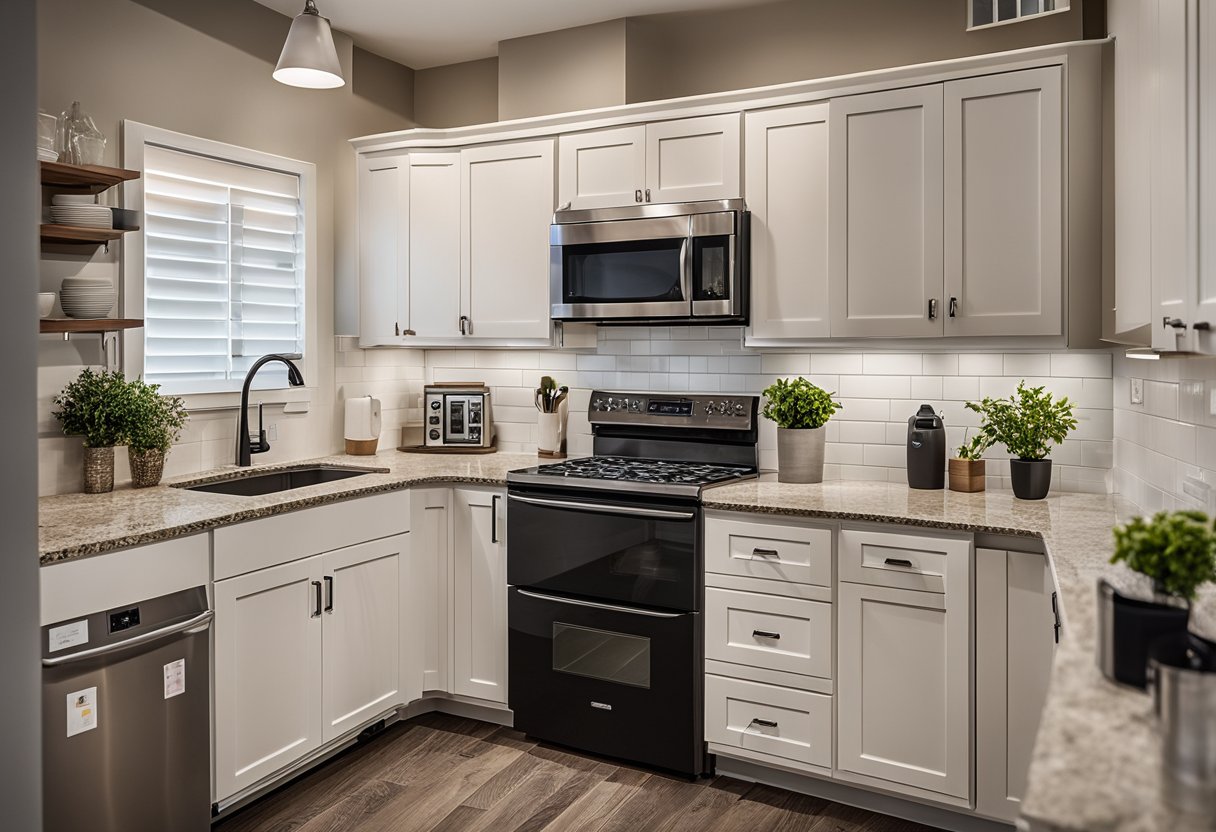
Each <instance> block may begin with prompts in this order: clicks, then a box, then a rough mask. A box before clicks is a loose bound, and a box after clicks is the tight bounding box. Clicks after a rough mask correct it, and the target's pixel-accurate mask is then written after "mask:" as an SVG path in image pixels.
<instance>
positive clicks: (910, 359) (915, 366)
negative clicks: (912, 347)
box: [862, 352, 924, 376]
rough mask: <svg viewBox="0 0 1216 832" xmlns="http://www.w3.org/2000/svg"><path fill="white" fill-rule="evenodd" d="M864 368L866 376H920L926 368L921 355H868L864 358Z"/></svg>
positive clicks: (879, 353)
mask: <svg viewBox="0 0 1216 832" xmlns="http://www.w3.org/2000/svg"><path fill="white" fill-rule="evenodd" d="M862 367H863V371H864V372H865V374H866V375H893V374H895V373H899V374H900V375H910V376H918V375H920V374H921V370H922V369H923V368H924V362H923V361H922V356H921V355H920V353H881V352H878V353H866V354H865V355H864V356H863V357H862Z"/></svg>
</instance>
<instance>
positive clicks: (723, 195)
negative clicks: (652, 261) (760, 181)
mask: <svg viewBox="0 0 1216 832" xmlns="http://www.w3.org/2000/svg"><path fill="white" fill-rule="evenodd" d="M739 125H740V116H739V114H738V113H726V114H723V115H716V116H703V117H700V118H681V119H672V120H670V121H656V122H651V123H650V124H636V125H631V126H629V127H613V128H609V129H604V130H588V131H585V132H582V133H567V134H564V135H562V136H561V138H560V139H559V142H558V200H557V201H558V204H559V205H566V204H567V203H568V204H569V207H570V208H574V209H584V208H614V207H619V206H623V205H635V204H637V203H639V202H697V201H700V200H707V199H738V198H739V197H740V196H741V195H742V187H741V186H742V181H741V177H740V167H741V156H740V146H739V145H740V135H739Z"/></svg>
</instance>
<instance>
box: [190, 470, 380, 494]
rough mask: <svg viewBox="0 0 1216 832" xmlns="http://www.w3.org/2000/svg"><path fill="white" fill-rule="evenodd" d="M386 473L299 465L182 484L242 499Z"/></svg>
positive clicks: (196, 489) (197, 489)
mask: <svg viewBox="0 0 1216 832" xmlns="http://www.w3.org/2000/svg"><path fill="white" fill-rule="evenodd" d="M376 473H382V472H381V471H377V470H374V469H370V468H346V467H343V466H341V465H299V466H296V467H294V468H279V469H276V470H274V471H267V472H266V473H264V474H236V475H233V476H231V477H228V478H227V479H222V480H216V481H213V482H205V483H199V484H198V485H188V484H187V485H179V486H177V487H178V488H184V489H185V490H187V491H208V492H210V493H212V494H235V495H237V496H240V497H258V496H261V495H263V494H277V493H278V492H280V491H291V490H292V489H293V488H303V487H305V486H306V485H321V484H322V483H326V482H336V481H338V480H345V479H350V478H351V477H361V476H363V475H364V474H376Z"/></svg>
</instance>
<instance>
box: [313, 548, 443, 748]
mask: <svg viewBox="0 0 1216 832" xmlns="http://www.w3.org/2000/svg"><path fill="white" fill-rule="evenodd" d="M409 568H410V557H409V535H398V536H396V537H390V538H386V539H384V540H376V541H372V542H370V543H364V544H361V545H359V546H351V547H348V548H346V549H339V550H338V551H336V552H329V553H327V554H324V555H322V556H321V569H322V575H321V581H322V584H323V590H324V605H323V607H322V609H323V615H322V627H321V631H322V641H321V666H322V668H323V673H322V682H323V688H322V694H321V704H322V709H323V714H324V726H323V729H322V732H323V733H322V740H323V741H324V742H329V741H330V740H332V739H335V738H336V737H340V736H341V735H343V734H345V733H347V732H348V731H350V730H351V729H353V728H357V727H359V726H360V725H362V724H363V723H365V722H368V721H369V720H371V719H373V718H375V717H377V716H379V715H380V714H382V713H383V712H384V711H385V710H387V709H389V708H391V707H392V706H393V705H398V704H404V703H406V702H410V701H413V700H415V699H418V698H420V697H421V695H422V684H421V679H420V678H419V676H418V674H416V673H407V672H406V671H407V669H408V668H409V667H410V666H411V664H413V663H414V661H413V659H412V656H411V654H412V653H413V650H412V649H411V645H410V644H409V639H408V638H407V629H406V621H405V606H404V604H403V603H402V599H403V598H406V597H407V596H406V592H407V574H406V573H407V569H409Z"/></svg>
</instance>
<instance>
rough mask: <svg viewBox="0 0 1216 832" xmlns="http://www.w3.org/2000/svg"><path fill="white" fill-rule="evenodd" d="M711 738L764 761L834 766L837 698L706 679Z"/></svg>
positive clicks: (721, 678)
mask: <svg viewBox="0 0 1216 832" xmlns="http://www.w3.org/2000/svg"><path fill="white" fill-rule="evenodd" d="M705 739H706V741H707V742H710V743H716V744H718V745H726V746H731V747H733V748H737V749H741V750H743V751H745V752H751V753H749V754H748V755H747V756H749V757H751V758H752V759H757V760H760V761H762V760H763V759H764V758H763V757H755V756H753V755H755V754H760V755H765V756H766V757H775V758H778V759H777V760H774V762H779V763H782V764H787V765H788V764H789V763H800V764H802V765H806V766H814V767H816V768H819V769H823V770H824V771H828V770H830V769H831V766H832V697H831V696H827V695H825V694H822V693H815V692H812V691H806V690H796V689H794V688H787V687H778V686H777V685H768V684H763V683H760V682H749V681H746V680H743V679H734V678H729V677H726V676H716V675H712V674H710V675H707V676H706V677H705Z"/></svg>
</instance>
